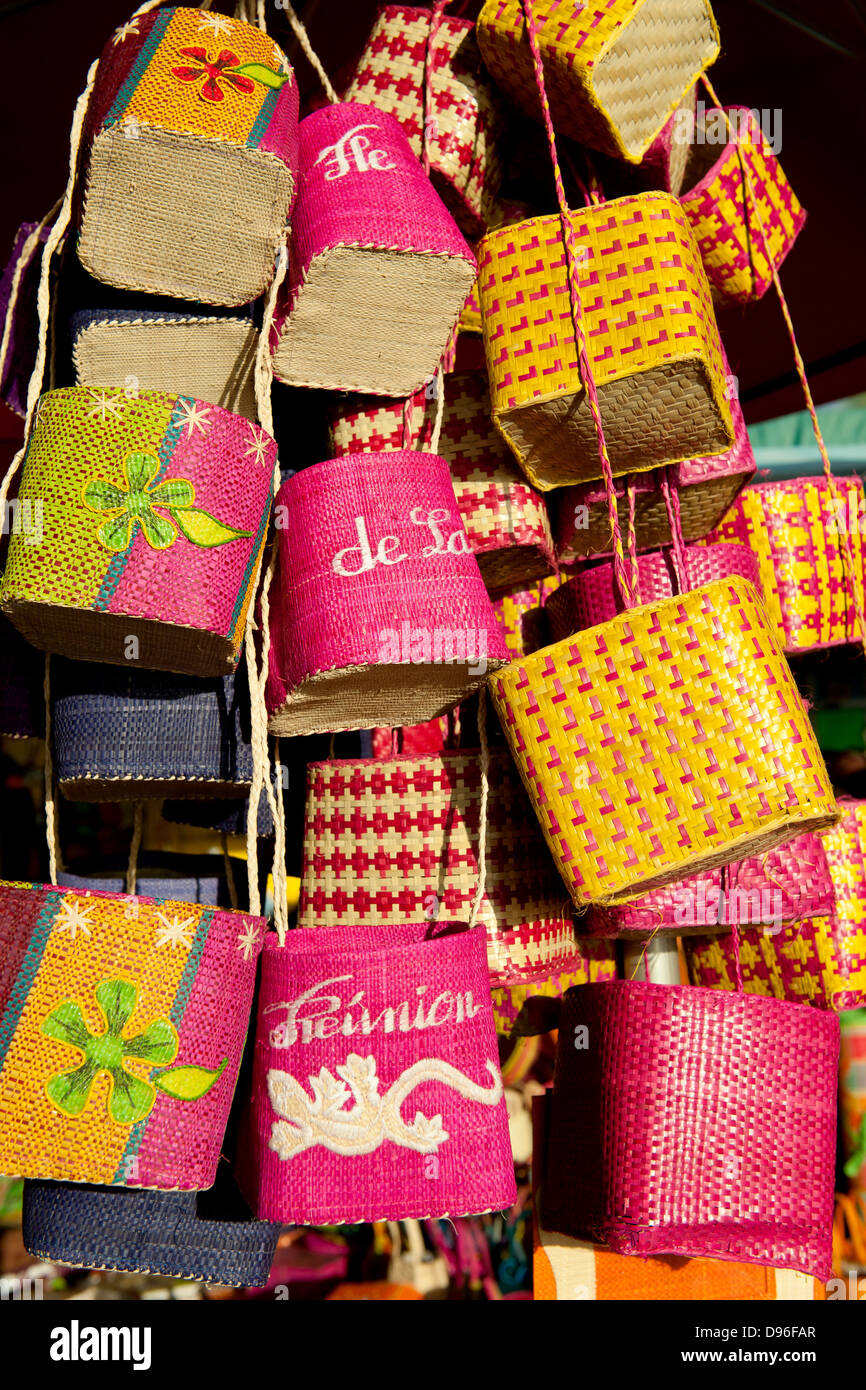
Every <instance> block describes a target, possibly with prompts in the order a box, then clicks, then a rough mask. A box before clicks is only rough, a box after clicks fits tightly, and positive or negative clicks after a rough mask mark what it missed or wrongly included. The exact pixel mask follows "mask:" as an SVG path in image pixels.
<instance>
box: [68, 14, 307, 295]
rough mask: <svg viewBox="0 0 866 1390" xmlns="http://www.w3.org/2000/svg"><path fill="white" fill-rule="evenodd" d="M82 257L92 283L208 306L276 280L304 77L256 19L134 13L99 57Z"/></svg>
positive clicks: (86, 162) (81, 215) (86, 154)
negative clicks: (254, 22)
mask: <svg viewBox="0 0 866 1390" xmlns="http://www.w3.org/2000/svg"><path fill="white" fill-rule="evenodd" d="M82 151H83V153H82V170H83V172H82V175H81V180H82V184H81V188H80V192H79V200H78V201H79V206H78V224H79V233H78V255H79V258H80V260H81V262H82V264H83V265H84V267H85V269H86V270H88V271H89V272H90V274H91V275H94V276H95V277H96V279H97V280H102V281H103V282H105V283H106V284H109V285H116V286H118V287H119V288H120V289H125V290H141V291H144V292H145V293H147V294H167V295H172V296H173V297H174V298H176V299H192V300H198V301H201V302H202V303H204V304H224V305H235V304H248V303H250V301H251V300H253V299H257V298H258V297H259V296H260V295H262V294H263V293H264V292H265V290H266V289H267V287H268V285H269V284H270V282H271V279H272V277H273V273H274V260H275V258H276V255H277V251H278V249H279V247H280V246H281V244H282V242H283V239H284V237H285V229H286V225H287V222H288V218H289V213H290V210H291V206H292V200H293V196H294V192H295V182H296V178H297V163H298V87H297V83H296V81H295V77H294V73H293V72H292V69H291V67H290V65H289V62H288V59H287V58H286V56H285V54H284V53H283V52H282V50H281V49H280V48H278V47H277V45H276V44H275V43H274V42H273V41H272V40H271V39H269V38H268V37H267V35H266V34H265V33H263V32H262V30H261V29H257V28H255V27H254V26H253V25H250V24H245V23H243V22H241V21H238V20H234V19H225V17H224V16H222V15H219V16H217V15H210V14H203V13H202V11H201V10H197V9H159V10H155V11H153V12H152V13H150V14H146V15H136V16H135V17H134V18H133V19H132V20H131V21H130V22H129V23H128V24H125V25H124V26H123V27H122V28H121V29H118V30H117V31H116V32H115V33H114V34H113V35H112V37H111V38H110V39H109V40H108V42H107V43H106V45H105V48H104V49H103V51H102V56H101V57H100V60H99V67H98V69H97V73H96V81H95V85H94V89H93V93H92V95H91V99H90V105H89V107H88V113H87V121H86V124H85V129H84V139H83V144H82Z"/></svg>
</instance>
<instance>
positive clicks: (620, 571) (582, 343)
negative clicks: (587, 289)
mask: <svg viewBox="0 0 866 1390" xmlns="http://www.w3.org/2000/svg"><path fill="white" fill-rule="evenodd" d="M522 4H523V9H524V13H525V15H526V29H527V33H528V35H529V46H530V49H531V51H532V62H533V65H534V68H535V79H536V84H537V87H538V95H539V98H540V100H541V110H542V115H543V117H544V126H545V129H546V131H547V142H548V145H549V146H550V157H551V159H552V161H553V176H554V180H555V182H556V199H557V203H558V205H559V217H560V221H561V223H562V237H563V243H564V246H565V259H566V265H567V269H568V293H569V300H570V303H571V317H572V322H573V324H574V341H575V347H576V348H577V354H578V362H579V365H580V377H581V381H582V382H583V385H584V388H585V390H586V396H587V400H588V402H589V408H590V412H591V414H592V419H593V424H594V425H595V432H596V436H597V439H598V457H599V462H600V463H601V472H602V477H603V479H604V487H605V492H606V494H607V510H608V517H609V519H610V530H611V537H612V541H613V554H614V573H615V575H616V579H617V583H618V584H619V587H620V592H621V594H622V598H623V603H624V604H625V606H626V608H633V607H634V606H635V598H634V594H633V592H632V588H631V585H630V583H629V576H628V570H627V569H626V563H625V555H624V553H623V545H622V532H621V530H620V525H619V512H618V509H617V498H616V489H615V487H614V481H613V469H612V467H611V462H610V455H609V454H608V451H607V440H606V439H605V436H604V427H603V425H602V422H601V409H600V407H599V403H598V392H597V391H596V388H595V379H594V377H593V374H592V368H591V367H590V363H589V353H588V350H587V344H586V333H585V331H584V324H583V308H582V305H581V300H580V276H579V273H578V268H577V255H576V250H575V244H574V228H573V226H572V222H571V214H570V213H569V210H568V206H567V204H566V201H565V189H564V188H563V186H562V172H561V170H560V167H559V159H558V158H557V154H556V135H555V134H554V130H553V121H552V120H551V116H550V107H549V106H548V102H547V92H546V90H545V86H544V71H543V68H542V64H541V54H540V52H539V48H538V34H537V31H536V23H535V14H534V12H533V5H532V0H522Z"/></svg>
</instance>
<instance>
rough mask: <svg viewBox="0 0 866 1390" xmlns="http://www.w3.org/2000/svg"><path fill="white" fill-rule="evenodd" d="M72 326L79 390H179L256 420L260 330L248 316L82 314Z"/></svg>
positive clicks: (147, 312) (129, 312)
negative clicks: (257, 359)
mask: <svg viewBox="0 0 866 1390" xmlns="http://www.w3.org/2000/svg"><path fill="white" fill-rule="evenodd" d="M70 328H71V332H72V363H73V366H74V368H75V381H76V385H78V386H106V387H115V388H116V387H118V386H123V387H124V388H125V389H126V391H127V393H131V392H134V391H138V390H145V391H177V392H179V393H180V394H182V395H185V396H194V397H195V398H196V399H197V400H201V401H210V402H211V404H213V405H221V406H223V407H224V409H226V410H232V411H234V412H235V413H236V414H238V415H244V416H246V418H247V419H248V420H255V419H256V398H255V390H254V388H253V367H254V364H255V356H256V348H257V346H258V333H257V332H256V329H255V327H254V325H253V322H252V320H251V319H249V318H240V317H229V316H228V315H223V316H220V317H217V316H216V315H212V316H210V317H205V316H204V315H191V314H172V313H162V312H159V311H156V310H147V309H126V310H124V309H111V310H99V311H96V310H86V311H84V312H82V313H79V314H74V315H73V317H72V320H71V323H70Z"/></svg>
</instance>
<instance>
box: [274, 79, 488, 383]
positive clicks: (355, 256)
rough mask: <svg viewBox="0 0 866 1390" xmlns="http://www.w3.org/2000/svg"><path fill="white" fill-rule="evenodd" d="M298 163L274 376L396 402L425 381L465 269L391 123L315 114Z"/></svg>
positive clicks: (469, 272) (353, 109)
mask: <svg viewBox="0 0 866 1390" xmlns="http://www.w3.org/2000/svg"><path fill="white" fill-rule="evenodd" d="M300 151H301V152H300V161H301V163H300V168H301V173H300V182H299V189H298V199H297V204H296V207H295V211H294V214H293V218H292V244H291V248H290V257H289V274H288V276H287V279H286V281H285V283H284V285H283V288H282V290H281V294H280V300H279V302H278V305H277V312H276V314H275V317H274V326H273V330H272V333H271V349H272V352H273V366H274V375H275V376H276V378H277V379H278V380H279V381H284V382H286V383H288V385H290V386H316V387H324V388H326V389H328V390H332V391H335V390H336V391H362V392H369V393H370V394H371V395H376V396H401V397H406V396H408V395H409V394H410V393H411V392H413V391H417V390H418V388H419V387H420V386H422V385H423V384H424V382H426V381H429V380H430V379H431V378H432V377H433V375H434V373H435V372H436V369H437V367H438V365H439V361H440V359H441V358H442V355H443V353H444V352H445V349H446V348H447V347H448V344H449V342H450V339H451V335H452V333H453V331H454V328H455V326H456V324H457V319H458V317H459V315H460V310H461V308H462V306H463V303H464V301H465V299H466V296H467V294H468V293H469V291H470V289H471V288H472V284H473V282H474V280H475V276H476V273H477V270H478V266H477V262H476V260H475V257H474V255H473V254H472V251H471V249H470V247H469V245H468V244H467V242H466V241H465V239H464V237H463V235H462V233H461V232H460V231H459V230H458V228H457V225H456V223H455V222H454V219H453V218H452V216H451V214H450V213H449V211H448V209H447V208H446V207H445V204H444V203H443V202H442V199H441V198H440V197H439V195H438V193H437V192H436V191H435V189H434V188H433V185H432V184H431V183H430V180H429V179H428V178H427V176H426V174H425V173H424V170H423V169H422V167H421V164H420V163H419V161H418V158H417V156H416V155H415V154H414V153H413V151H412V147H411V145H410V144H409V140H408V138H407V136H406V134H405V132H404V131H403V129H402V127H401V125H400V123H399V121H398V120H397V119H396V118H395V117H394V116H391V115H388V113H387V112H384V111H379V110H378V109H377V108H376V107H375V106H367V105H360V104H358V103H350V102H344V103H342V104H339V105H335V106H329V107H327V108H326V109H325V110H322V111H314V112H313V113H312V115H310V116H307V117H306V119H305V120H304V121H302V122H301V127H300Z"/></svg>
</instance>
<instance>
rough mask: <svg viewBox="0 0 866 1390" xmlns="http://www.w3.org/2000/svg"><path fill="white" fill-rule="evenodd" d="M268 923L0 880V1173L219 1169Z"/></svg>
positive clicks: (180, 1174)
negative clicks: (219, 1159)
mask: <svg viewBox="0 0 866 1390" xmlns="http://www.w3.org/2000/svg"><path fill="white" fill-rule="evenodd" d="M264 926H265V923H264V920H263V919H262V918H259V917H252V916H250V915H249V914H248V913H241V912H224V911H219V910H214V909H213V908H209V907H204V906H201V905H198V904H195V903H189V902H172V901H169V900H165V899H163V900H160V899H158V898H157V899H154V898H142V897H128V896H125V895H121V894H112V893H99V892H95V891H94V892H88V893H86V894H82V893H77V892H75V891H73V890H70V889H65V888H56V887H54V888H52V887H49V886H47V885H44V884H32V883H17V884H16V883H4V884H0V946H2V950H0V1173H3V1174H10V1175H18V1176H21V1177H25V1178H50V1179H54V1180H57V1181H59V1182H92V1183H99V1184H108V1185H119V1186H126V1187H152V1188H159V1189H160V1190H173V1189H177V1188H183V1189H192V1190H199V1189H202V1188H207V1187H210V1186H211V1185H212V1183H213V1181H214V1178H215V1175H216V1170H217V1161H218V1158H219V1153H220V1146H221V1144H222V1141H223V1134H224V1131H225V1126H226V1121H227V1119H228V1114H229V1108H230V1106H231V1100H232V1094H233V1092H234V1088H235V1084H236V1082H237V1076H238V1068H239V1066H240V1060H241V1053H242V1051H243V1046H244V1040H245V1038H246V1032H247V1025H248V1022H249V1013H250V1009H251V1006H252V997H253V987H254V984H255V974H256V960H257V957H258V954H259V951H260V950H261V943H262V936H263V931H264Z"/></svg>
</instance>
